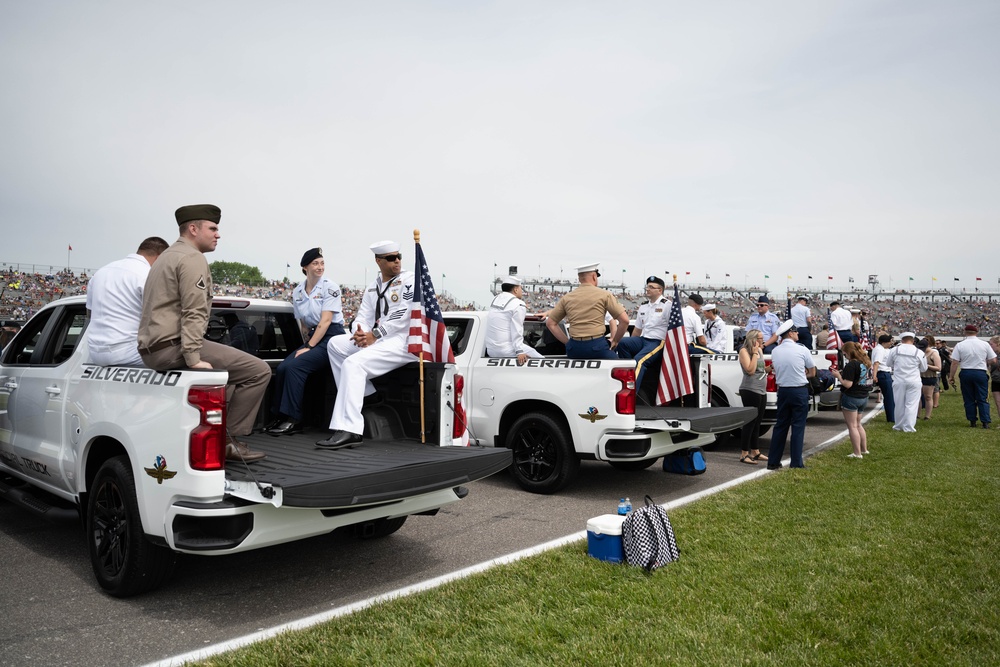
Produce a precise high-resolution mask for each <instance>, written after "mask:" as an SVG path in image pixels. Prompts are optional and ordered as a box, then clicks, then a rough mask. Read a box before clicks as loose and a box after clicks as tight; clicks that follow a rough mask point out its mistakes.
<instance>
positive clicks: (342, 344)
mask: <svg viewBox="0 0 1000 667" xmlns="http://www.w3.org/2000/svg"><path fill="white" fill-rule="evenodd" d="M406 336H407V332H405V331H404V332H402V333H400V334H397V335H395V336H391V337H386V338H381V339H379V340H377V341H375V343H373V344H372V345H369V346H368V347H358V346H357V345H355V344H354V341H353V340H352V339H351V334H349V333H346V334H341V335H339V336H334V337H333V338H331V339H330V342H329V343H327V346H326V350H327V354H328V355H329V357H330V368H331V369H332V370H333V379H334V380H336V382H337V401H336V403H334V406H333V416H332V418H331V419H330V428H331V429H334V430H341V431H348V432H350V433H356V434H358V435H362V434H364V432H365V420H364V417H362V416H361V408H362V406H363V405H364V401H365V396H370V395H371V394H374V393H375V387H374V385H372V383H371V379H370V378H373V377H378V376H380V375H385V374H386V373H388V372H389V371H391V370H393V369H395V368H399V367H400V366H405V365H406V364H408V363H410V362H411V361H416V359H417V357H415V356H414V355H412V354H410V353H409V352H407V351H406Z"/></svg>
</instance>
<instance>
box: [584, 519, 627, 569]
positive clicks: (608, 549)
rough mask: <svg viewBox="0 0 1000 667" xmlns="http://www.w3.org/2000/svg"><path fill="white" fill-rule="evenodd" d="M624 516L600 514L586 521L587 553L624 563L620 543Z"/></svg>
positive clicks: (623, 554)
mask: <svg viewBox="0 0 1000 667" xmlns="http://www.w3.org/2000/svg"><path fill="white" fill-rule="evenodd" d="M624 520H625V517H624V516H621V515H618V514H602V515H601V516H595V517H594V518H593V519H590V520H588V521H587V555H588V556H590V557H591V558H596V559H598V560H606V561H608V562H609V563H624V562H625V548H624V547H623V545H622V522H623V521H624Z"/></svg>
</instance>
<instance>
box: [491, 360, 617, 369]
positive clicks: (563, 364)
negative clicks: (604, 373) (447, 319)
mask: <svg viewBox="0 0 1000 667" xmlns="http://www.w3.org/2000/svg"><path fill="white" fill-rule="evenodd" d="M486 365H487V366H517V359H516V358H514V357H508V358H505V359H487V360H486ZM524 366H525V367H527V368H600V367H601V361H600V360H599V359H528V360H527V361H526V362H525V363H524Z"/></svg>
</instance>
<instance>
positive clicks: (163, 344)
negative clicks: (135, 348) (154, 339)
mask: <svg viewBox="0 0 1000 667" xmlns="http://www.w3.org/2000/svg"><path fill="white" fill-rule="evenodd" d="M180 344H181V339H180V338H171V339H170V340H161V341H160V342H159V343H155V344H153V345H150V346H149V347H143V346H141V345H140V346H139V352H145V353H146V354H153V353H154V352H159V351H160V350H165V349H167V348H168V347H173V346H174V345H180Z"/></svg>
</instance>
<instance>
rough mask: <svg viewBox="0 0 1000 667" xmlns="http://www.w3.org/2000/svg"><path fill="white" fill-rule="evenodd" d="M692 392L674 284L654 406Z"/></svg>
mask: <svg viewBox="0 0 1000 667" xmlns="http://www.w3.org/2000/svg"><path fill="white" fill-rule="evenodd" d="M692 392H694V381H693V380H692V379H691V357H690V355H689V354H688V346H687V336H685V335H684V320H683V318H681V294H680V290H678V289H677V283H674V302H673V303H672V304H671V305H670V316H669V317H668V318H667V335H666V336H664V338H663V364H662V365H661V366H660V382H659V385H658V386H657V388H656V404H657V405H663V404H664V403H669V402H670V401H672V400H674V399H675V398H680V397H681V396H686V395H687V394H690V393H692Z"/></svg>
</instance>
